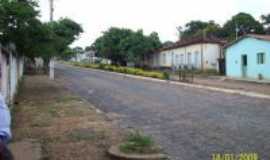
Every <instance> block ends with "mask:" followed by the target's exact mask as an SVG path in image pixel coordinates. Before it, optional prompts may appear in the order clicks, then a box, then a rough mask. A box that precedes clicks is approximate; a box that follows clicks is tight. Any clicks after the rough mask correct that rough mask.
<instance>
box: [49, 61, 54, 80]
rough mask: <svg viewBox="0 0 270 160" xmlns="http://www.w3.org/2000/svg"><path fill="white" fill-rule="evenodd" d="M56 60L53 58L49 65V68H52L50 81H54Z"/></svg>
mask: <svg viewBox="0 0 270 160" xmlns="http://www.w3.org/2000/svg"><path fill="white" fill-rule="evenodd" d="M54 63H55V61H54V58H51V60H50V64H49V67H50V80H54Z"/></svg>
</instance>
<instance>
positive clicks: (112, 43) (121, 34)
mask: <svg viewBox="0 0 270 160" xmlns="http://www.w3.org/2000/svg"><path fill="white" fill-rule="evenodd" d="M159 47H161V42H160V40H159V36H158V34H157V33H156V32H153V33H151V34H150V35H149V36H146V35H144V33H143V31H142V30H138V31H136V32H135V31H132V30H130V29H125V28H115V27H112V28H110V29H109V30H108V31H105V32H104V33H103V35H102V36H101V37H99V38H98V39H97V40H96V41H95V42H94V44H93V48H95V50H96V51H97V53H98V54H99V55H100V56H102V57H105V58H109V59H111V60H112V62H113V63H114V64H120V65H125V64H126V63H127V62H134V63H135V64H137V65H138V64H140V62H141V61H142V60H143V58H144V56H146V55H147V54H149V53H151V52H153V51H154V50H155V49H157V48H159Z"/></svg>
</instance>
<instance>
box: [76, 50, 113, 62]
mask: <svg viewBox="0 0 270 160" xmlns="http://www.w3.org/2000/svg"><path fill="white" fill-rule="evenodd" d="M71 61H74V62H86V63H103V64H111V60H109V59H106V58H101V57H97V55H96V52H95V51H93V50H88V51H86V52H84V53H81V54H77V55H75V56H74V57H73V58H72V59H71Z"/></svg>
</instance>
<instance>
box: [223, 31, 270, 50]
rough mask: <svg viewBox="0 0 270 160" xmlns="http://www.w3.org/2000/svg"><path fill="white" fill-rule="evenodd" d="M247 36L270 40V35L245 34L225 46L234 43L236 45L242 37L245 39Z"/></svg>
mask: <svg viewBox="0 0 270 160" xmlns="http://www.w3.org/2000/svg"><path fill="white" fill-rule="evenodd" d="M245 38H255V39H259V40H264V41H270V35H263V34H247V35H244V36H242V37H240V38H239V39H237V40H235V41H233V42H231V43H229V44H227V45H226V46H225V48H228V47H230V46H232V45H234V44H235V43H238V42H239V41H241V40H242V39H245Z"/></svg>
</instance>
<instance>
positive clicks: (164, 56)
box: [162, 54, 166, 64]
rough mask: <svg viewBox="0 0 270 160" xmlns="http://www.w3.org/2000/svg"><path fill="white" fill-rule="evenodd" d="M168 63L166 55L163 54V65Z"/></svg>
mask: <svg viewBox="0 0 270 160" xmlns="http://www.w3.org/2000/svg"><path fill="white" fill-rule="evenodd" d="M165 63H166V54H162V64H165Z"/></svg>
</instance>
